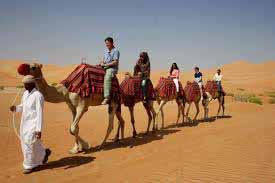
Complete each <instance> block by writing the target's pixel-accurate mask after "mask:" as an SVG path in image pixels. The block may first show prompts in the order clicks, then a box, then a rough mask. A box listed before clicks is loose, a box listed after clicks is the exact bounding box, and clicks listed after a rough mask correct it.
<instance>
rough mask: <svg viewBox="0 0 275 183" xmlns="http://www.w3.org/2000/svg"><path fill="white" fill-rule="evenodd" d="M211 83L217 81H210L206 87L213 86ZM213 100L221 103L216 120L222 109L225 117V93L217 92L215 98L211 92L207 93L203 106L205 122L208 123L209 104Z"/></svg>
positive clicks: (205, 93) (204, 95)
mask: <svg viewBox="0 0 275 183" xmlns="http://www.w3.org/2000/svg"><path fill="white" fill-rule="evenodd" d="M211 82H215V81H208V82H207V84H206V85H208V84H211ZM212 99H214V100H215V99H218V102H219V108H218V112H217V115H216V117H215V118H216V119H217V118H218V117H219V114H220V110H221V108H222V116H224V110H225V107H224V93H223V92H216V94H215V96H213V95H211V92H209V91H205V92H204V94H203V100H202V105H203V108H204V120H205V121H207V120H208V113H209V107H208V106H209V103H210V102H211V101H212Z"/></svg>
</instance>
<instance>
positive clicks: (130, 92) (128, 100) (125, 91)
mask: <svg viewBox="0 0 275 183" xmlns="http://www.w3.org/2000/svg"><path fill="white" fill-rule="evenodd" d="M141 84H142V79H141V78H140V77H135V76H134V77H129V78H125V79H124V80H123V81H122V83H121V84H120V89H121V94H122V100H123V103H124V105H125V106H131V105H133V104H135V103H137V102H139V101H142V100H143V98H144V93H143V91H142V87H141ZM146 98H147V99H148V100H155V98H156V94H155V90H154V87H153V83H152V81H151V80H150V79H147V80H146Z"/></svg>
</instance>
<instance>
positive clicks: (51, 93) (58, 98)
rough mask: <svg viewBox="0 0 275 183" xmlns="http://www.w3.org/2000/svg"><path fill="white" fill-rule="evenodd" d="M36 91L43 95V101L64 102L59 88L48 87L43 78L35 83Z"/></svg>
mask: <svg viewBox="0 0 275 183" xmlns="http://www.w3.org/2000/svg"><path fill="white" fill-rule="evenodd" d="M37 89H38V90H39V91H40V92H41V93H42V94H43V96H44V98H45V101H47V102H50V103H60V102H65V96H64V94H63V92H62V90H61V89H60V87H58V86H50V85H48V83H47V81H46V80H45V79H44V78H42V79H41V80H38V81H37Z"/></svg>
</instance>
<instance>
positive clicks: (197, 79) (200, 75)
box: [194, 67, 203, 99]
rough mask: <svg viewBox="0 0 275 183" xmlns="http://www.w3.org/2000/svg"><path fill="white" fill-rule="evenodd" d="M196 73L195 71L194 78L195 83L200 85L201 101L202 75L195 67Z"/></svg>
mask: <svg viewBox="0 0 275 183" xmlns="http://www.w3.org/2000/svg"><path fill="white" fill-rule="evenodd" d="M194 71H195V74H194V78H195V81H196V82H197V83H198V85H199V87H200V92H201V99H202V88H203V83H202V73H201V72H200V68H199V67H195V68H194Z"/></svg>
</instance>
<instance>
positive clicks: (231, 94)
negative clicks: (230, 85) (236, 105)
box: [226, 93, 234, 97]
mask: <svg viewBox="0 0 275 183" xmlns="http://www.w3.org/2000/svg"><path fill="white" fill-rule="evenodd" d="M226 96H229V97H234V93H226Z"/></svg>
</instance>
